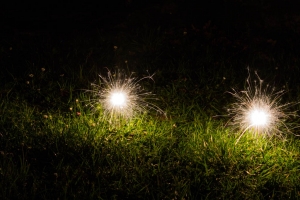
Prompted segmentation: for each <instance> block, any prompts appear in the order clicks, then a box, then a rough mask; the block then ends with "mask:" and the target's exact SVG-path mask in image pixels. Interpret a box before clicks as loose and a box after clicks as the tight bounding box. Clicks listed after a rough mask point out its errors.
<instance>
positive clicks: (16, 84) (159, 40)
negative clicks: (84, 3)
mask: <svg viewBox="0 0 300 200" xmlns="http://www.w3.org/2000/svg"><path fill="white" fill-rule="evenodd" d="M174 29H175V28H174ZM126 31H127V32H126ZM166 31H167V30H164V29H163V28H162V27H158V28H157V27H155V28H153V27H147V26H144V27H143V28H139V29H134V31H133V30H132V31H130V29H128V30H127V29H126V30H123V31H120V32H118V33H114V32H112V33H106V32H101V31H99V32H97V31H96V30H95V31H94V32H92V33H90V32H88V33H86V34H87V35H85V33H76V34H74V36H68V37H66V38H54V39H53V38H52V39H51V38H44V37H43V36H40V37H38V38H24V39H23V38H22V39H20V40H16V41H15V40H9V39H7V40H6V41H4V40H3V41H2V42H1V45H2V46H1V54H0V56H1V58H2V60H1V65H2V66H4V69H5V70H2V71H1V74H0V78H1V80H0V83H1V89H0V116H1V117H0V157H1V159H0V188H1V190H0V197H1V199H58V198H59V199H288V198H290V199H299V198H300V184H299V180H300V173H299V172H300V159H299V157H300V141H299V138H298V137H295V136H293V135H287V137H286V138H285V139H284V140H282V139H278V138H272V139H270V140H269V139H268V138H263V137H255V136H253V135H252V134H250V133H246V134H245V135H244V136H243V137H241V139H240V140H239V142H238V143H237V144H236V141H237V138H238V136H239V134H237V133H236V129H234V127H228V126H225V124H226V122H227V121H228V117H227V116H226V115H227V113H226V107H227V106H228V104H229V103H231V102H232V101H233V100H234V99H233V98H232V96H230V95H229V94H228V93H226V91H229V90H231V88H232V87H234V88H239V89H244V88H243V86H244V83H245V79H246V78H247V70H246V67H247V66H248V65H250V68H251V67H253V68H258V69H259V67H260V66H262V65H263V64H264V67H265V68H261V69H259V74H261V77H267V78H268V79H271V80H273V81H274V82H275V83H276V84H277V85H276V87H278V88H280V87H281V86H283V85H285V87H286V88H288V89H289V91H290V92H288V93H287V95H286V97H285V99H284V100H287V101H298V99H299V94H300V93H299V92H300V91H299V85H298V84H297V78H298V77H297V75H296V74H297V73H298V74H299V68H297V67H293V66H295V65H296V66H297V65H298V64H299V63H298V62H297V61H295V59H294V60H293V58H295V57H296V56H297V52H292V53H289V52H281V50H280V48H279V49H277V50H278V51H275V53H273V54H272V53H270V51H268V50H267V51H266V54H267V53H270V55H268V56H271V57H272V59H270V60H271V61H269V60H268V59H265V57H263V56H262V53H257V52H256V51H254V50H253V49H255V48H258V49H259V50H261V48H259V47H256V46H255V44H250V46H251V45H252V46H251V49H252V50H249V52H247V55H241V54H239V52H240V49H239V47H236V48H237V49H234V48H231V47H227V46H222V45H223V44H215V41H211V40H210V39H205V38H202V36H201V35H200V34H199V33H197V32H196V31H195V32H193V30H189V31H188V34H190V35H187V36H185V35H183V34H182V33H183V31H182V29H180V28H178V29H175V30H173V33H172V34H171V35H166V33H165V32H166ZM197 34H199V35H197ZM199 38H200V39H199ZM214 45H216V46H214ZM10 46H12V47H13V49H12V50H9V47H10ZM114 46H117V47H118V48H117V49H114V48H113V47H114ZM27 47H30V48H29V49H28V48H27ZM224 48H225V49H226V48H228V49H227V50H228V51H226V50H224ZM261 51H263V50H261ZM278 55H280V56H278ZM125 60H126V61H127V63H125ZM274 65H275V66H277V67H278V70H274ZM116 66H118V67H116ZM257 66H258V67H257ZM106 67H107V68H109V69H113V68H115V67H116V68H120V69H124V70H127V71H128V72H135V73H136V75H137V76H139V77H143V75H148V73H150V74H152V73H155V76H154V80H155V82H154V83H153V84H145V85H144V86H145V88H147V89H150V90H152V91H153V92H154V93H156V97H157V98H158V102H157V105H158V106H159V107H160V108H161V109H163V110H164V111H165V112H166V116H167V117H165V116H162V115H159V114H156V113H155V112H150V113H145V114H141V115H138V116H135V117H134V118H133V119H131V120H130V121H129V122H127V123H123V122H121V123H119V124H118V125H117V126H115V125H111V124H110V123H109V122H107V121H106V120H105V118H101V112H100V113H97V112H96V113H95V112H93V111H92V110H91V109H90V108H89V107H87V106H85V104H86V102H87V101H88V100H89V98H90V96H89V94H88V93H86V90H87V89H90V83H95V82H97V81H98V80H99V77H98V75H99V74H102V75H105V74H106V72H107V69H106ZM41 68H45V71H42V70H41ZM270 69H272V70H271V71H272V73H269V72H270ZM30 74H33V77H30V76H29V75H30ZM274 79H275V80H274ZM271 83H272V82H271ZM298 107H299V106H298ZM295 109H298V108H297V106H296V107H295ZM293 125H294V126H298V125H297V122H294V124H293ZM296 131H297V129H296ZM296 133H297V132H296Z"/></svg>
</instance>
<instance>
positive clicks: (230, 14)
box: [0, 0, 300, 54]
mask: <svg viewBox="0 0 300 200" xmlns="http://www.w3.org/2000/svg"><path fill="white" fill-rule="evenodd" d="M299 10H300V1H297V0H286V1H284V2H283V1H281V0H265V1H261V0H206V1H192V0H189V1H184V0H161V1H159V0H156V1H150V0H144V1H138V0H113V1H106V2H103V1H96V2H95V3H92V4H90V3H83V2H81V3H62V2H60V3H58V4H57V3H54V2H52V1H51V2H48V3H45V2H39V3H28V2H23V3H18V4H16V3H12V2H10V1H7V2H5V3H3V4H2V5H1V8H0V17H1V29H0V31H1V32H0V34H1V35H0V36H1V39H2V41H3V40H7V39H8V38H9V39H13V40H15V39H16V38H17V39H19V38H20V37H19V36H22V37H23V36H31V37H35V35H47V36H48V37H51V38H55V37H68V35H69V34H72V33H73V32H80V33H87V34H88V33H91V32H95V31H99V30H100V31H102V32H110V31H112V32H113V31H114V32H116V31H121V30H125V31H134V30H135V29H136V28H139V27H142V26H144V25H145V24H146V25H147V26H148V27H162V29H163V30H164V31H165V32H172V31H174V30H177V31H178V30H179V31H181V32H183V31H187V32H189V33H193V34H194V36H195V37H198V36H199V37H206V38H208V40H209V41H210V42H211V44H214V43H218V44H219V43H222V45H227V46H230V45H231V46H234V45H235V46H238V45H240V44H239V43H240V41H242V42H243V43H245V44H242V45H240V46H243V45H244V46H245V48H247V46H250V45H252V44H256V43H259V42H261V41H263V42H264V43H265V44H267V45H269V46H270V45H271V46H272V45H274V44H276V45H277V49H279V50H280V49H283V50H285V51H290V52H293V53H295V54H296V53H297V52H299V53H300V48H299V45H298V44H300V37H299V34H300V13H299ZM9 39H8V40H9ZM227 43H228V44H227ZM233 43H235V44H233ZM246 43H247V44H246ZM265 44H264V47H262V48H269V47H266V46H267V45H265ZM259 45H260V44H259ZM259 45H258V46H259ZM226 48H227V47H226ZM241 48H242V47H241ZM252 51H256V50H255V49H253V50H252ZM271 51H273V50H271ZM247 53H248V52H247Z"/></svg>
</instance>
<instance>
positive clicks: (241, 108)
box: [228, 69, 296, 142]
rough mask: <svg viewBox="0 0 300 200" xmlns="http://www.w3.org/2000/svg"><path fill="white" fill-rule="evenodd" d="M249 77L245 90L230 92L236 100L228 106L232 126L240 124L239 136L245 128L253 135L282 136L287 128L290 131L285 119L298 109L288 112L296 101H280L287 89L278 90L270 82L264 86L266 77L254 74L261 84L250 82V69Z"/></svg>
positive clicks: (243, 132) (293, 114)
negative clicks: (262, 77)
mask: <svg viewBox="0 0 300 200" xmlns="http://www.w3.org/2000/svg"><path fill="white" fill-rule="evenodd" d="M248 72H249V76H248V78H247V79H246V84H247V87H246V90H244V91H239V92H238V91H236V90H234V89H233V92H229V93H230V94H232V95H233V97H234V98H235V100H236V102H234V103H232V104H231V105H230V106H229V109H228V111H229V116H231V120H230V122H229V124H230V125H233V126H234V127H237V129H239V130H240V131H238V132H239V133H240V136H239V138H238V140H237V142H238V141H239V140H240V138H241V137H242V136H243V134H245V132H246V131H250V132H252V133H254V134H260V135H262V136H263V137H265V136H267V137H273V136H279V137H282V136H283V133H284V131H286V132H290V128H289V127H288V125H287V123H286V121H287V120H288V119H289V118H291V117H292V116H296V112H293V111H289V110H290V107H291V106H293V105H295V103H285V104H283V103H281V102H282V95H283V94H285V93H286V92H285V91H284V90H276V89H275V88H274V87H270V86H269V85H268V84H267V85H264V82H263V80H262V79H261V78H260V77H259V76H258V74H257V72H255V75H256V77H257V79H258V83H257V82H256V81H254V85H253V83H252V82H251V80H250V79H251V77H250V71H249V69H248Z"/></svg>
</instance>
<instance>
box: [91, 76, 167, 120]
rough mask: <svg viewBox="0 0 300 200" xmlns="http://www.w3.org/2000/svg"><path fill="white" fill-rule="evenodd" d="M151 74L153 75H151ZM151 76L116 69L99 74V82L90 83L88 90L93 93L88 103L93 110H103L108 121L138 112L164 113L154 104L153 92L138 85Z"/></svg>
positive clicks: (124, 117)
mask: <svg viewBox="0 0 300 200" xmlns="http://www.w3.org/2000/svg"><path fill="white" fill-rule="evenodd" d="M152 76H153V75H152ZM152 76H146V77H143V78H141V79H137V78H135V77H133V73H132V74H131V75H130V76H126V74H124V73H122V72H120V71H117V72H115V73H111V72H110V71H108V76H107V77H103V76H100V84H94V83H93V84H91V86H92V89H91V90H90V91H89V92H91V93H92V94H93V98H92V99H90V102H89V104H88V105H90V106H91V107H92V108H93V110H94V111H97V110H98V111H101V112H102V111H103V113H102V114H103V115H102V116H103V117H104V118H105V119H107V120H109V122H113V121H119V119H121V118H123V119H129V118H132V117H133V116H135V115H136V114H138V113H144V112H145V111H149V110H155V111H156V112H159V113H162V114H164V112H163V111H162V110H161V109H160V108H159V107H158V106H156V105H155V104H153V103H151V102H152V101H154V100H156V98H154V96H155V95H154V94H152V93H151V92H146V91H145V90H144V88H143V87H142V86H141V85H140V82H141V81H142V80H147V79H148V80H153V79H152Z"/></svg>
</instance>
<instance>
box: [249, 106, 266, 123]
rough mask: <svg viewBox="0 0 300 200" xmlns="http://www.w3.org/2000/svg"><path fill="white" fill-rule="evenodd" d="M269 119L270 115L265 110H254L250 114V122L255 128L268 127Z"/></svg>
mask: <svg viewBox="0 0 300 200" xmlns="http://www.w3.org/2000/svg"><path fill="white" fill-rule="evenodd" d="M268 118H269V116H268V114H267V113H266V112H265V111H263V110H253V111H251V112H250V122H251V124H252V125H253V126H265V125H267V123H268Z"/></svg>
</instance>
